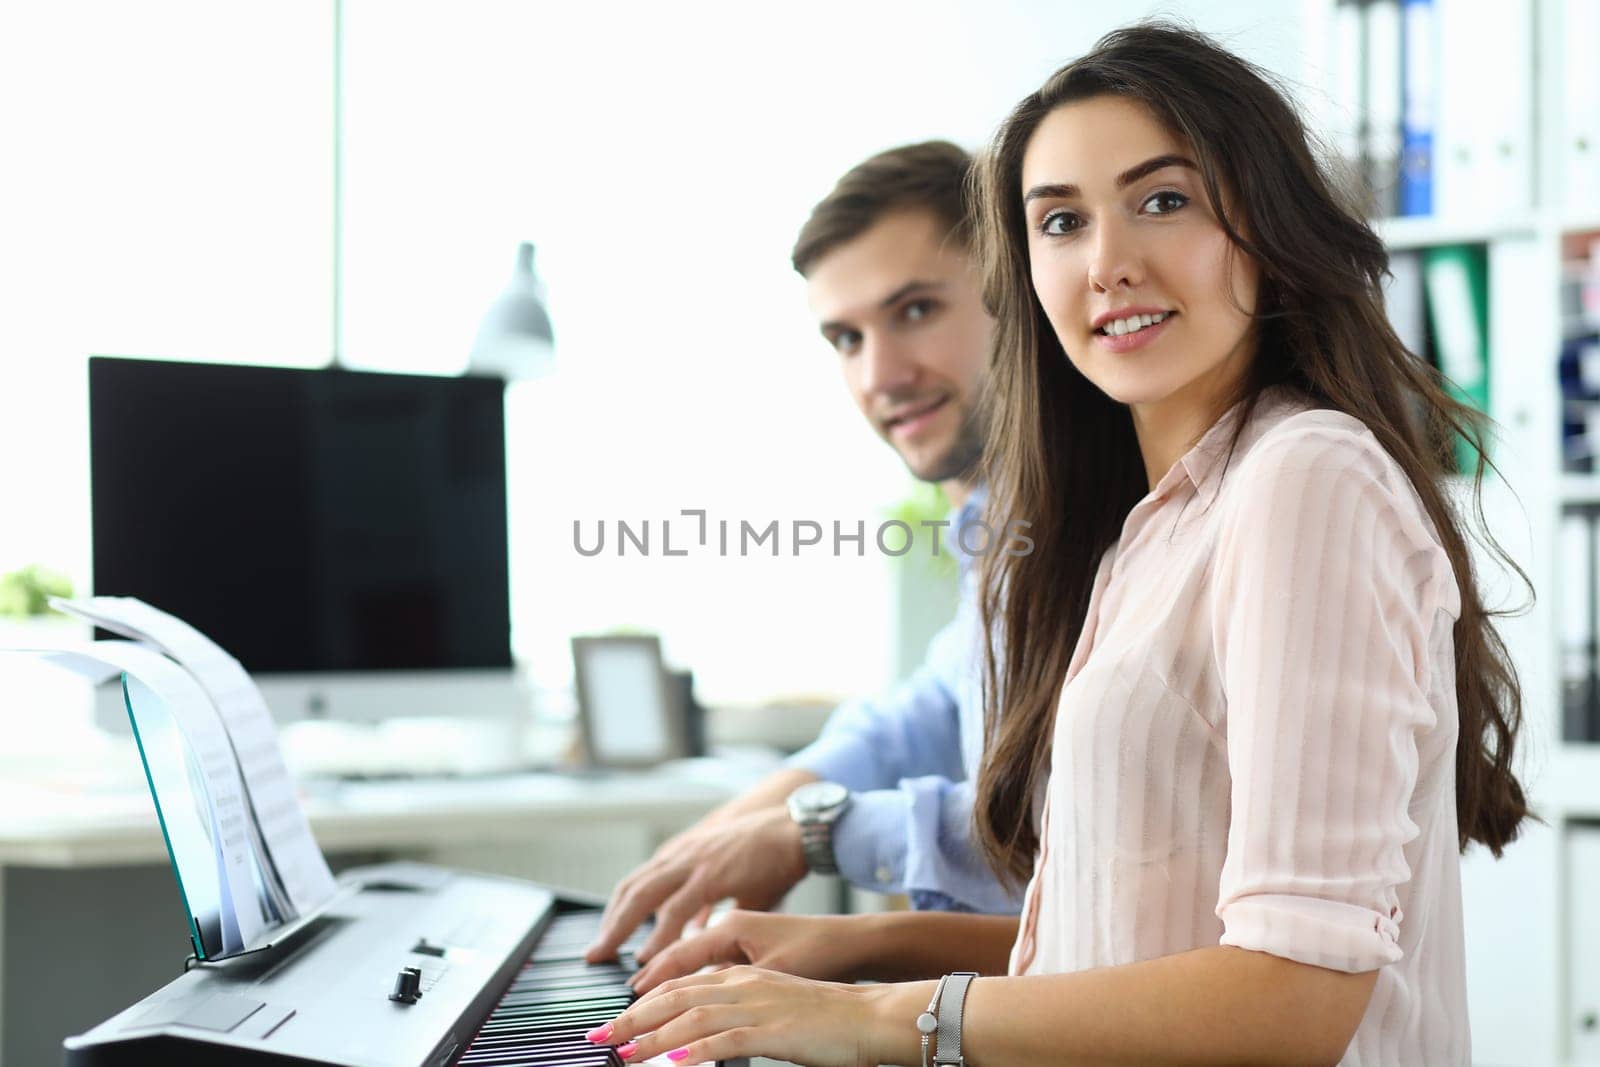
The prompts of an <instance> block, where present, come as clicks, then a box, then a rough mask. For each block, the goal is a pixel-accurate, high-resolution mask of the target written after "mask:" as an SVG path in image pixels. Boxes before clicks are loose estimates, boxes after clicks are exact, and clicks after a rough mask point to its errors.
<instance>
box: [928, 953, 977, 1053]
mask: <svg viewBox="0 0 1600 1067" xmlns="http://www.w3.org/2000/svg"><path fill="white" fill-rule="evenodd" d="M976 977H978V973H977V972H976V971H956V972H955V973H954V974H949V975H946V976H945V981H944V983H943V985H942V986H941V989H940V992H939V1007H938V1009H937V1010H936V1011H935V1012H934V1015H935V1016H937V1017H938V1021H939V1026H938V1029H937V1030H935V1031H934V1035H933V1067H966V1064H967V1061H966V1060H965V1059H964V1058H963V1057H962V1055H961V1012H962V1009H963V1008H965V1007H966V1003H967V987H968V986H970V985H971V984H972V980H973V979H974V978H976Z"/></svg>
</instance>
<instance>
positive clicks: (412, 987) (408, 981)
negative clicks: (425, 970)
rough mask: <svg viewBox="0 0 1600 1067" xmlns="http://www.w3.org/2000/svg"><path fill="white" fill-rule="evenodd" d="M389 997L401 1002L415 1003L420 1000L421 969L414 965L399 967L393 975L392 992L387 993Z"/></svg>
mask: <svg viewBox="0 0 1600 1067" xmlns="http://www.w3.org/2000/svg"><path fill="white" fill-rule="evenodd" d="M389 999H390V1000H397V1001H399V1002H400V1003H402V1004H415V1003H416V1002H417V1001H419V1000H421V999H422V971H421V970H420V969H418V968H416V967H402V968H400V973H399V974H397V975H395V976H394V992H393V993H390V994H389Z"/></svg>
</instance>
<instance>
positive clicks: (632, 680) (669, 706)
mask: <svg viewBox="0 0 1600 1067" xmlns="http://www.w3.org/2000/svg"><path fill="white" fill-rule="evenodd" d="M572 667H573V680H574V685H575V688H576V690H577V697H578V722H579V726H580V728H581V730H582V735H583V745H584V751H585V752H586V753H587V755H588V760H589V763H590V764H591V765H592V766H596V767H652V766H655V765H656V764H658V763H664V762H666V761H667V760H672V759H680V758H682V757H684V756H687V755H689V754H690V745H689V730H688V709H687V708H686V707H685V706H684V699H683V686H681V685H680V684H677V683H676V681H675V680H674V677H673V675H672V674H671V673H670V672H668V671H667V669H666V666H665V664H664V663H663V662H662V659H661V640H660V638H658V637H656V636H654V635H632V634H629V635H607V636H584V637H574V638H573V639H572Z"/></svg>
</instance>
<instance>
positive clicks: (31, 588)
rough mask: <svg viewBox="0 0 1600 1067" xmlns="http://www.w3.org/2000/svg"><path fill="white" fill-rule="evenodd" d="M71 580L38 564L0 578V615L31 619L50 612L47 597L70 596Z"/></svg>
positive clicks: (48, 598)
mask: <svg viewBox="0 0 1600 1067" xmlns="http://www.w3.org/2000/svg"><path fill="white" fill-rule="evenodd" d="M71 595H72V580H71V579H69V578H68V577H67V576H66V575H64V574H62V573H61V572H59V571H53V570H50V569H49V568H48V567H41V566H39V565H38V564H33V565H31V566H27V567H23V568H22V569H21V570H15V571H12V572H11V573H10V574H7V575H5V576H4V577H0V617H4V616H10V617H12V618H23V619H28V618H33V617H35V616H38V615H48V614H50V612H51V608H50V598H51V597H53V596H71Z"/></svg>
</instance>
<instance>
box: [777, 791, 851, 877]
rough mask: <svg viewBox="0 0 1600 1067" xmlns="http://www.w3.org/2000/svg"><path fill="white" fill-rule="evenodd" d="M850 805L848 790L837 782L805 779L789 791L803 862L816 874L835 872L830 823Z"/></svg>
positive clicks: (836, 820)
mask: <svg viewBox="0 0 1600 1067" xmlns="http://www.w3.org/2000/svg"><path fill="white" fill-rule="evenodd" d="M849 807H850V790H848V789H846V788H845V787H844V786H842V785H840V784H839V783H838V782H807V783H806V784H805V785H803V786H801V787H800V788H799V789H796V790H795V791H794V792H793V793H790V794H789V818H791V819H793V820H794V821H795V822H796V823H798V824H799V826H800V846H801V848H803V849H804V850H805V854H806V866H807V867H809V868H811V870H813V871H815V872H816V873H817V874H838V873H839V864H838V861H837V860H836V859H835V858H834V855H833V824H834V823H836V822H838V821H839V818H840V816H842V815H843V814H844V813H845V812H846V811H847V810H849Z"/></svg>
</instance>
